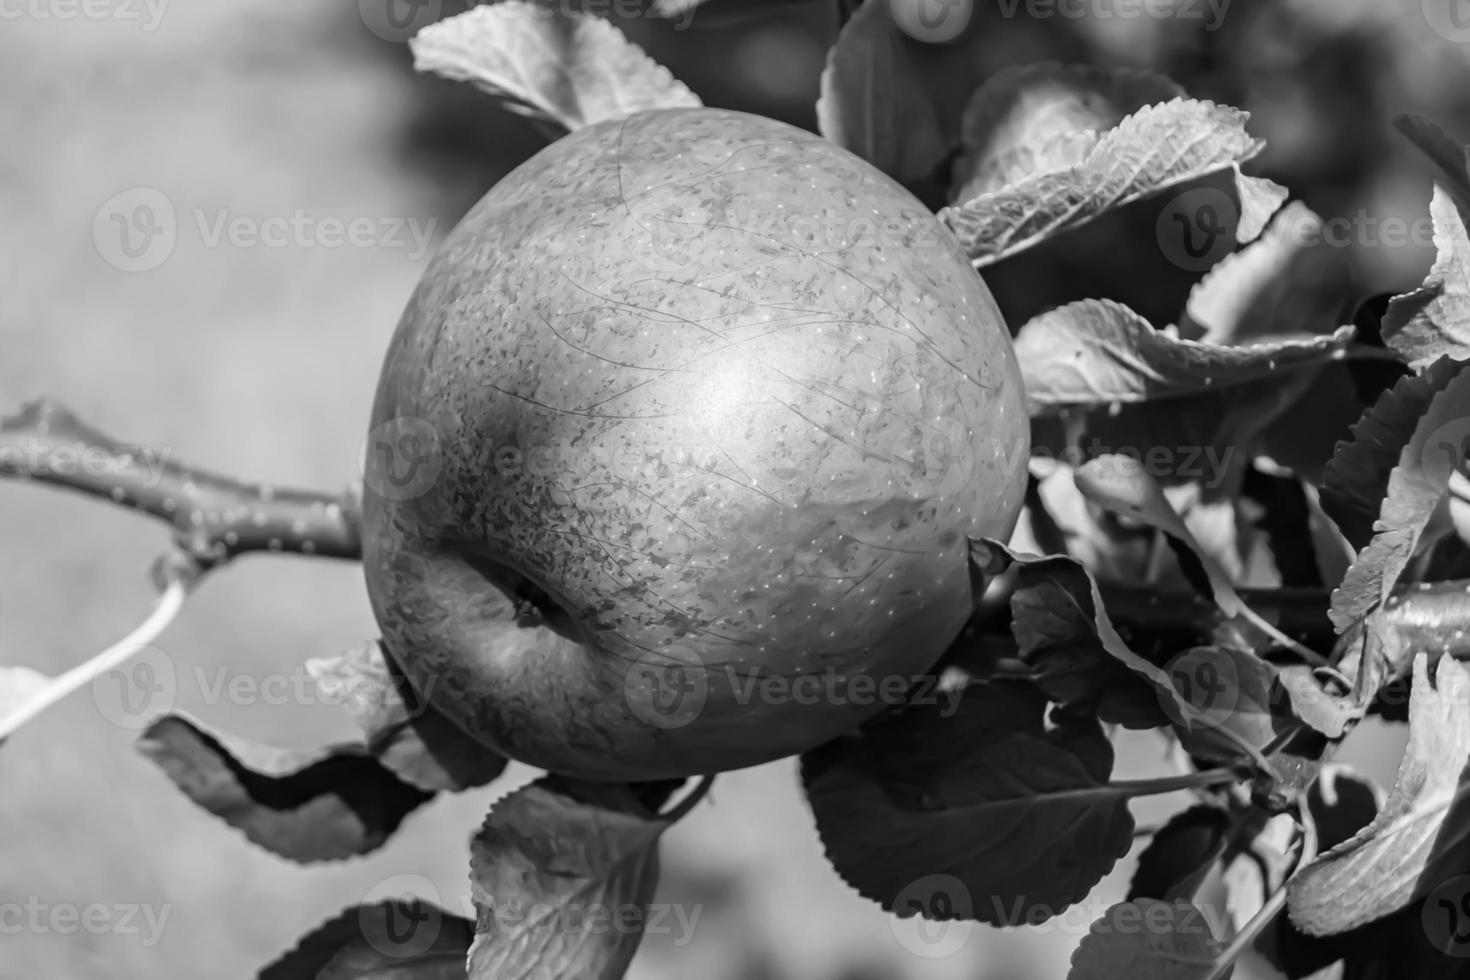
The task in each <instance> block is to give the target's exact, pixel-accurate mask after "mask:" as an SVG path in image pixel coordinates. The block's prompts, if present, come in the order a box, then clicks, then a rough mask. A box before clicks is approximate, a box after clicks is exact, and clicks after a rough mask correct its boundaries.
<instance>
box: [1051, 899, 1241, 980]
mask: <svg viewBox="0 0 1470 980" xmlns="http://www.w3.org/2000/svg"><path fill="white" fill-rule="evenodd" d="M1220 940H1221V937H1220V936H1218V935H1217V934H1216V929H1215V925H1214V923H1212V922H1211V921H1210V917H1209V916H1208V915H1206V914H1205V912H1204V911H1203V910H1202V909H1201V908H1200V907H1199V906H1197V905H1195V904H1194V903H1193V902H1189V901H1185V900H1177V901H1172V902H1163V901H1157V900H1155V899H1152V898H1140V899H1137V900H1136V901H1129V902H1120V903H1118V904H1117V905H1114V906H1112V907H1111V908H1109V909H1108V910H1107V911H1106V912H1104V913H1103V914H1102V916H1101V917H1100V918H1099V919H1098V920H1097V921H1096V922H1094V923H1093V924H1092V928H1091V929H1090V930H1088V933H1087V935H1086V936H1085V937H1083V939H1082V942H1081V943H1079V944H1078V946H1077V949H1076V951H1075V952H1074V953H1073V954H1072V969H1071V970H1069V971H1068V972H1067V980H1214V978H1217V977H1218V978H1219V980H1228V978H1229V977H1230V975H1231V972H1232V970H1233V967H1228V968H1226V969H1225V970H1224V971H1222V972H1219V973H1217V972H1215V968H1216V965H1217V961H1218V959H1219V956H1220V954H1221V953H1222V952H1224V946H1223V945H1222V943H1221V941H1220Z"/></svg>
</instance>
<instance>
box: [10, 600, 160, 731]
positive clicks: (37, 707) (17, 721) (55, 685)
mask: <svg viewBox="0 0 1470 980" xmlns="http://www.w3.org/2000/svg"><path fill="white" fill-rule="evenodd" d="M188 591H189V589H188V585H187V584H186V583H184V582H183V581H181V580H175V581H173V582H170V583H169V585H168V588H166V589H165V590H164V592H163V595H161V596H159V598H158V600H157V601H156V602H155V603H154V605H153V610H152V611H151V612H150V613H149V614H148V618H147V619H145V620H143V622H142V623H140V624H139V625H138V626H137V628H136V629H134V630H133V631H132V632H131V633H129V634H128V635H127V636H125V637H123V638H122V639H121V640H118V641H117V642H116V643H114V644H113V645H112V646H110V647H108V648H107V649H106V650H103V651H102V652H101V653H99V654H97V656H95V657H93V658H91V659H90V660H87V661H85V662H83V663H80V664H78V665H77V666H75V667H73V668H72V669H71V670H68V671H67V672H66V673H64V674H62V675H61V676H60V677H57V678H56V679H55V680H53V681H51V683H49V684H47V685H46V686H45V687H44V688H43V689H42V690H41V691H40V692H39V693H37V694H36V696H35V697H33V698H31V699H30V700H28V701H26V702H25V703H24V704H22V705H21V706H20V707H19V708H18V709H16V710H15V711H13V712H11V714H10V715H9V716H7V717H5V718H3V719H0V739H4V738H6V737H8V736H9V735H10V734H11V733H13V732H14V731H15V730H16V729H18V728H20V727H21V726H22V725H24V724H25V723H26V722H28V721H30V720H31V719H33V718H35V717H36V716H37V715H39V714H41V713H42V712H43V711H45V710H46V709H47V708H50V707H51V706H52V705H54V704H56V703H57V702H59V701H60V700H62V699H63V698H65V697H66V696H67V695H68V694H71V693H73V692H74V691H77V690H80V689H81V688H83V687H86V686H87V685H88V684H89V683H91V682H92V680H93V679H94V678H96V677H97V676H98V675H99V674H102V673H104V672H105V671H109V670H112V669H114V668H116V667H118V666H119V665H121V664H123V663H125V662H126V661H127V660H128V658H130V657H132V656H133V655H134V654H136V653H137V652H138V651H139V650H142V649H144V648H145V647H147V646H148V644H150V643H152V642H153V641H154V640H156V639H157V638H158V636H159V634H161V633H162V632H163V631H164V630H165V629H167V628H168V625H169V624H170V623H171V622H173V620H174V617H176V616H177V615H178V614H179V610H180V609H182V608H183V606H184V597H185V596H186V595H187V594H188Z"/></svg>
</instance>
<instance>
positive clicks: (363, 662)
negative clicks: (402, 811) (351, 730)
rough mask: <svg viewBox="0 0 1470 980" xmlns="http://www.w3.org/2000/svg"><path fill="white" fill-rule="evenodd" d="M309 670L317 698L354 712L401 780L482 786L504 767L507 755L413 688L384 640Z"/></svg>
mask: <svg viewBox="0 0 1470 980" xmlns="http://www.w3.org/2000/svg"><path fill="white" fill-rule="evenodd" d="M306 670H307V673H309V674H310V675H311V677H312V679H313V680H314V681H316V685H317V689H318V691H319V692H320V694H321V696H322V699H323V700H324V701H328V702H330V703H335V704H341V705H342V706H343V707H344V708H345V709H346V710H347V712H348V713H349V714H351V715H352V717H353V720H355V721H356V722H357V723H358V725H360V726H361V727H362V730H363V736H364V740H365V742H366V745H367V748H368V751H370V752H371V753H372V754H373V755H375V756H376V757H377V758H378V761H379V762H381V763H382V764H383V765H384V766H385V767H386V768H387V769H388V770H389V771H390V772H392V773H393V774H394V775H396V776H398V777H399V778H400V779H402V780H403V781H404V782H406V783H408V784H410V785H412V786H417V787H418V788H419V789H422V790H427V791H431V792H432V791H439V790H447V791H454V792H457V791H460V790H465V789H469V788H471V787H474V786H483V785H485V784H486V783H488V782H490V781H491V780H492V779H494V778H495V777H496V776H499V775H500V774H501V772H503V771H504V770H505V767H506V764H507V762H508V760H507V759H506V758H505V757H504V756H502V755H499V754H498V753H496V752H494V751H493V750H491V749H488V748H486V747H485V746H483V745H481V744H480V743H479V742H476V741H475V740H474V739H472V738H470V737H469V736H468V735H466V734H465V733H464V732H463V731H462V730H461V729H460V728H459V727H458V726H457V725H455V724H454V723H453V722H451V721H450V720H449V719H447V718H445V717H444V716H443V715H442V714H440V713H439V712H438V711H437V710H436V709H435V708H434V707H433V705H432V704H430V703H429V701H428V700H427V699H426V698H425V697H423V696H422V695H420V694H419V692H417V691H415V690H414V689H413V687H412V686H411V685H410V684H409V683H408V680H407V679H406V678H405V677H404V675H403V672H402V670H401V669H399V667H398V665H397V664H396V663H394V662H393V660H392V658H391V657H389V656H388V654H387V652H386V651H385V650H384V649H383V646H382V644H381V643H378V642H375V641H374V642H369V643H364V644H362V645H361V646H358V647H355V648H353V649H351V650H349V651H347V652H346V653H344V654H342V655H341V656H337V657H330V658H323V659H319V660H308V661H307V663H306ZM428 693H429V694H430V695H432V693H433V692H432V691H430V692H428Z"/></svg>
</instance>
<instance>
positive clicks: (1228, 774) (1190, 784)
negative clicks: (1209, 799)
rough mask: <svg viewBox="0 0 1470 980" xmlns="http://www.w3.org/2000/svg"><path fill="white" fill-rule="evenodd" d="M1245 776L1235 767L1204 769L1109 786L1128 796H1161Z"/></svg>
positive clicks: (1216, 784)
mask: <svg viewBox="0 0 1470 980" xmlns="http://www.w3.org/2000/svg"><path fill="white" fill-rule="evenodd" d="M1242 778H1243V777H1242V776H1241V774H1240V772H1239V771H1238V770H1235V769H1228V768H1224V767H1222V768H1219V769H1202V770H1200V771H1199V772H1186V773H1180V774H1179V775H1177V776H1161V777H1159V778H1157V779H1124V780H1120V781H1118V782H1114V783H1109V784H1108V788H1109V789H1113V790H1119V791H1121V792H1123V793H1125V794H1127V795H1128V796H1161V795H1163V794H1164V793H1174V792H1178V791H1179V790H1181V789H1208V788H1210V787H1212V786H1224V785H1227V784H1229V783H1236V782H1240V780H1241V779H1242Z"/></svg>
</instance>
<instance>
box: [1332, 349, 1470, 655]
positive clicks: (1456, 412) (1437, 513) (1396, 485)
mask: <svg viewBox="0 0 1470 980" xmlns="http://www.w3.org/2000/svg"><path fill="white" fill-rule="evenodd" d="M1467 445H1470V373H1465V372H1460V373H1458V374H1456V375H1455V377H1453V378H1452V379H1450V381H1449V382H1448V383H1447V384H1446V385H1445V386H1444V388H1443V390H1441V391H1440V392H1438V393H1437V394H1436V395H1434V397H1433V398H1432V399H1431V400H1430V402H1429V407H1428V410H1427V411H1426V412H1425V413H1424V414H1423V415H1422V416H1421V417H1420V419H1419V421H1418V422H1417V423H1416V425H1415V427H1414V435H1413V436H1412V438H1410V439H1409V441H1408V443H1406V444H1405V445H1404V446H1403V448H1402V449H1401V450H1400V451H1399V455H1398V462H1397V465H1395V466H1394V468H1393V471H1392V472H1391V473H1390V474H1389V478H1388V491H1387V495H1386V496H1385V498H1384V500H1383V503H1382V506H1381V507H1380V509H1379V512H1378V520H1377V521H1376V522H1375V523H1374V526H1373V527H1374V535H1373V539H1372V541H1370V542H1369V543H1368V546H1367V547H1366V548H1364V549H1363V550H1362V551H1361V552H1359V553H1358V557H1357V560H1356V561H1354V562H1353V564H1352V567H1350V568H1349V569H1348V573H1347V576H1346V577H1345V578H1344V579H1343V582H1342V585H1340V586H1339V587H1338V588H1337V589H1336V590H1335V591H1334V592H1333V593H1332V608H1331V610H1330V612H1329V616H1330V617H1331V619H1332V622H1333V625H1335V626H1336V627H1337V629H1338V632H1342V631H1343V630H1346V629H1347V628H1348V627H1349V626H1351V625H1352V624H1353V623H1354V622H1356V621H1357V620H1358V619H1359V618H1361V617H1362V616H1364V615H1365V614H1367V613H1368V611H1369V610H1371V609H1372V608H1373V607H1374V606H1377V605H1379V604H1380V603H1382V602H1383V601H1385V600H1386V599H1387V598H1388V597H1389V593H1391V592H1392V591H1393V588H1394V585H1395V584H1396V583H1397V582H1398V579H1399V576H1400V575H1401V574H1402V573H1403V571H1404V569H1405V568H1406V567H1407V566H1408V564H1409V561H1410V560H1411V559H1412V558H1413V557H1414V555H1415V554H1417V553H1418V551H1419V550H1420V548H1421V547H1423V546H1424V545H1426V544H1429V543H1433V542H1434V541H1435V540H1437V539H1438V538H1440V537H1443V536H1444V535H1446V534H1449V533H1452V532H1453V525H1452V524H1451V522H1450V519H1449V514H1448V507H1447V505H1446V504H1447V501H1446V494H1447V491H1448V489H1449V485H1450V480H1451V478H1452V476H1453V475H1454V474H1455V473H1456V471H1457V469H1458V468H1459V467H1460V466H1462V465H1463V463H1464V458H1465V452H1466V448H1467Z"/></svg>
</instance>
